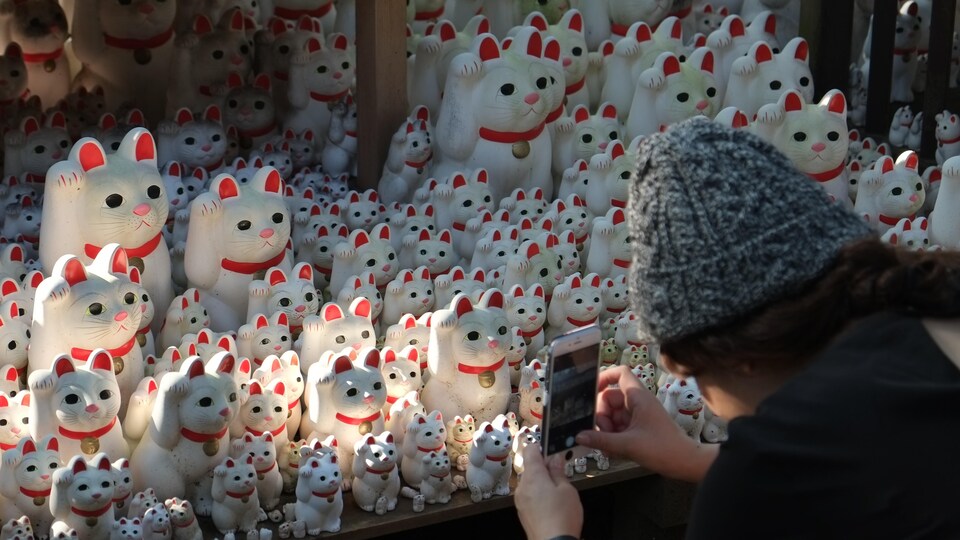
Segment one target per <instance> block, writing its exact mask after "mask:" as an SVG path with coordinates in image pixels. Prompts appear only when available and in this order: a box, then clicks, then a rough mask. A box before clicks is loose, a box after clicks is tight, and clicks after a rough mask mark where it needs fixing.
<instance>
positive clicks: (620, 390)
mask: <svg viewBox="0 0 960 540" xmlns="http://www.w3.org/2000/svg"><path fill="white" fill-rule="evenodd" d="M613 385H616V388H613V387H612V386H613ZM599 388H600V394H599V395H598V396H597V427H598V428H599V431H583V432H581V433H580V434H578V435H577V444H580V445H583V446H587V447H589V448H595V449H597V450H600V451H602V452H604V453H606V454H610V455H614V456H620V457H625V458H627V459H630V460H632V461H635V462H637V463H639V464H640V465H643V466H644V467H648V468H650V469H651V470H653V471H655V472H657V473H660V474H662V475H664V476H669V477H671V478H677V479H680V480H686V481H690V482H698V481H700V480H701V479H702V478H703V475H704V474H706V471H707V469H709V468H710V465H711V464H712V463H713V460H714V458H715V457H716V452H717V447H716V446H714V445H701V444H699V443H697V442H694V441H693V440H692V439H691V438H690V437H687V436H686V434H685V433H683V431H681V430H680V428H679V427H678V426H677V425H676V424H675V423H674V421H673V419H672V418H670V416H669V415H667V411H666V410H665V409H664V408H663V405H661V404H660V402H659V401H658V400H657V398H656V396H655V395H654V394H653V393H652V392H650V391H649V390H647V389H646V388H644V387H643V386H641V385H640V381H639V380H637V377H636V376H635V375H633V373H631V372H630V370H629V369H628V368H626V367H624V366H620V367H617V368H613V369H608V370H605V371H603V372H602V373H600V384H599Z"/></svg>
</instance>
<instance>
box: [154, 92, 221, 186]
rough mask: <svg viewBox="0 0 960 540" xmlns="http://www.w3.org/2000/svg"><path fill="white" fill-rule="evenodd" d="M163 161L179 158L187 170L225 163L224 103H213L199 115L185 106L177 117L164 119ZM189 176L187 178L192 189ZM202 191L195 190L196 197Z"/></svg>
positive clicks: (209, 168) (160, 143)
mask: <svg viewBox="0 0 960 540" xmlns="http://www.w3.org/2000/svg"><path fill="white" fill-rule="evenodd" d="M157 150H158V152H159V158H160V159H159V161H160V162H161V163H167V162H169V161H174V160H175V161H178V162H180V164H182V165H183V166H184V167H185V168H186V170H187V171H190V172H193V171H195V170H197V169H203V170H204V171H206V172H207V173H213V172H215V171H217V170H218V169H219V168H220V167H222V166H223V158H224V155H225V152H226V151H227V137H226V132H225V131H224V128H223V124H222V123H221V112H220V107H218V106H217V105H210V106H208V107H207V108H206V109H204V111H203V114H202V115H200V116H195V115H194V114H193V113H192V112H191V111H190V109H187V108H181V109H178V110H177V111H176V113H174V115H173V121H169V120H163V121H161V122H160V123H159V124H158V126H157ZM188 180H189V178H186V177H185V178H184V180H183V181H184V183H185V184H187V189H188V191H189V188H190V184H189V183H188ZM196 195H199V193H197V192H196V191H194V195H193V196H194V197H195V196H196Z"/></svg>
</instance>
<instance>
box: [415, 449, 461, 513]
mask: <svg viewBox="0 0 960 540" xmlns="http://www.w3.org/2000/svg"><path fill="white" fill-rule="evenodd" d="M420 462H421V467H422V470H423V473H424V474H423V480H422V481H421V482H420V494H421V495H423V498H424V502H426V503H427V504H438V503H439V504H447V503H448V502H450V498H451V494H452V493H453V492H454V491H456V490H457V486H456V485H454V483H453V476H452V475H451V474H450V456H449V455H447V451H446V450H442V451H441V452H430V453H428V454H424V455H423V457H422V458H420Z"/></svg>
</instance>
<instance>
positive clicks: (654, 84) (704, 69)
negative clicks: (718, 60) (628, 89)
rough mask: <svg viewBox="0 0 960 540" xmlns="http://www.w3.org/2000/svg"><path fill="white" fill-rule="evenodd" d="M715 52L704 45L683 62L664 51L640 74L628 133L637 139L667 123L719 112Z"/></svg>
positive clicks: (630, 112)
mask: <svg viewBox="0 0 960 540" xmlns="http://www.w3.org/2000/svg"><path fill="white" fill-rule="evenodd" d="M713 73H714V56H713V52H711V51H710V49H708V48H706V47H701V48H699V49H697V50H695V51H693V53H691V54H690V57H689V58H687V60H686V61H685V62H683V63H680V60H679V59H678V58H677V57H676V56H675V55H674V54H673V53H669V52H667V53H662V54H661V55H660V56H658V57H657V61H656V62H655V63H654V65H653V67H650V68H648V69H646V70H644V71H643V73H641V74H640V77H639V78H638V80H637V86H636V91H635V92H634V94H633V101H632V103H631V105H630V109H629V112H628V113H627V121H626V124H625V125H626V135H627V137H629V138H631V139H632V138H634V137H637V136H639V135H649V134H651V133H656V132H658V131H662V130H663V129H664V127H665V126H668V125H670V124H673V123H676V122H679V121H681V120H685V119H687V118H692V117H694V116H699V115H703V116H706V117H708V118H713V116H714V115H715V114H716V113H717V112H719V109H720V103H719V97H718V93H717V86H716V81H715V80H714V77H713Z"/></svg>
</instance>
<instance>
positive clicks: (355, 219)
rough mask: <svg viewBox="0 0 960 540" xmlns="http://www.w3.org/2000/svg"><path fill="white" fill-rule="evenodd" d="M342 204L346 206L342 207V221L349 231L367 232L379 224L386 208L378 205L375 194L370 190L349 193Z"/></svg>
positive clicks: (378, 201)
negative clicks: (362, 230) (359, 230)
mask: <svg viewBox="0 0 960 540" xmlns="http://www.w3.org/2000/svg"><path fill="white" fill-rule="evenodd" d="M344 202H345V203H346V204H345V205H344V206H343V212H342V214H343V216H344V221H345V222H346V224H347V226H348V227H350V229H351V230H353V229H364V230H367V231H369V230H370V229H371V228H372V227H373V226H374V225H376V224H377V223H379V222H380V220H381V219H382V218H383V215H384V214H385V213H386V208H385V207H384V206H383V205H382V204H380V199H379V197H378V196H377V193H376V192H375V191H374V190H372V189H368V190H367V191H365V192H363V193H357V192H356V191H353V192H350V193H349V194H347V197H346V198H345V199H344Z"/></svg>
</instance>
